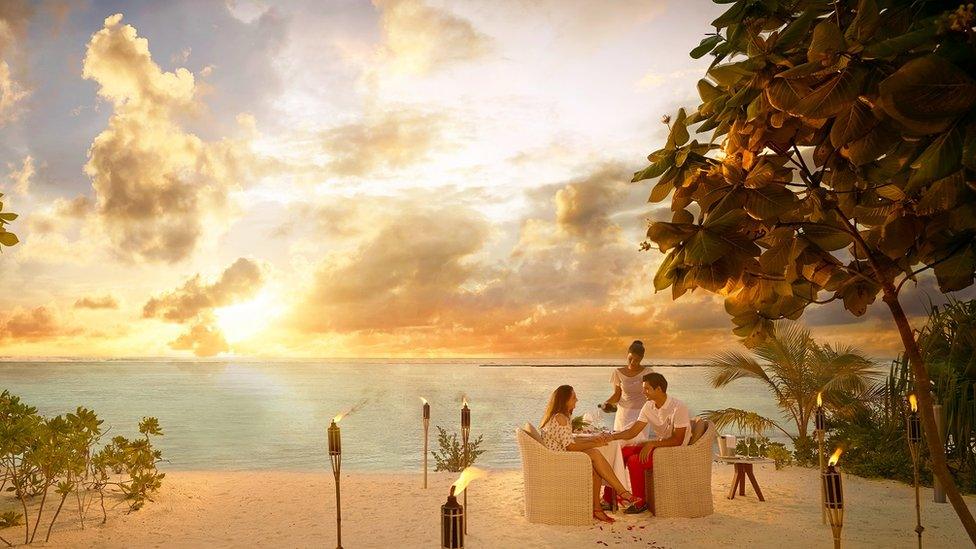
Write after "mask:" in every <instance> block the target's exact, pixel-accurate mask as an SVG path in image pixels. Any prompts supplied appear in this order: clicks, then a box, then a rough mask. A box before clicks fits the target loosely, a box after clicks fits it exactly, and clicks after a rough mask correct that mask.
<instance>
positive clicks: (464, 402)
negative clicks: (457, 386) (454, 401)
mask: <svg viewBox="0 0 976 549" xmlns="http://www.w3.org/2000/svg"><path fill="white" fill-rule="evenodd" d="M461 405H462V406H465V407H467V405H468V395H461Z"/></svg>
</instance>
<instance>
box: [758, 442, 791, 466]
mask: <svg viewBox="0 0 976 549" xmlns="http://www.w3.org/2000/svg"><path fill="white" fill-rule="evenodd" d="M764 457H768V458H769V459H771V460H773V461H775V462H776V469H777V470H779V469H782V468H783V467H785V466H787V465H793V452H790V449H789V448H787V447H786V445H785V444H783V443H782V442H770V443H769V446H768V447H767V448H766V455H765V456H764Z"/></svg>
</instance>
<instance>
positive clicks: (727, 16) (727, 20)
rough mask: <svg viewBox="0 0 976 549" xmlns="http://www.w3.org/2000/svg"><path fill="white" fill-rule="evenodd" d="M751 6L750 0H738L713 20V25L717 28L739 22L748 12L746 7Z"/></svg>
mask: <svg viewBox="0 0 976 549" xmlns="http://www.w3.org/2000/svg"><path fill="white" fill-rule="evenodd" d="M748 7H749V2H747V0H737V1H736V3H735V4H734V5H733V6H732V7H731V8H729V9H728V10H726V11H725V13H723V14H722V15H720V16H718V18H717V19H715V20H714V21H712V26H713V27H716V28H719V29H720V28H723V27H727V26H729V25H731V24H733V23H738V22H740V21H742V18H743V16H744V15H745V13H746V9H748Z"/></svg>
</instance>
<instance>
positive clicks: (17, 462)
mask: <svg viewBox="0 0 976 549" xmlns="http://www.w3.org/2000/svg"><path fill="white" fill-rule="evenodd" d="M102 424H103V420H101V419H99V418H98V416H97V415H96V414H95V412H94V411H92V410H89V409H87V408H83V407H78V408H77V409H76V410H75V411H74V412H73V413H67V414H61V415H57V416H55V417H50V418H46V417H44V416H42V415H40V414H38V412H37V409H36V408H35V407H33V406H30V405H28V404H26V403H25V402H23V401H22V400H21V399H20V397H18V396H16V395H13V394H11V393H10V392H9V391H3V393H0V487H2V489H3V491H4V492H5V493H6V494H10V495H12V496H13V498H14V501H15V505H17V506H18V508H17V509H8V510H3V511H2V514H0V530H3V529H7V528H11V527H13V526H18V525H23V527H24V538H23V539H24V543H32V542H33V541H35V540H36V539H37V534H38V532H40V531H44V541H48V540H49V539H50V537H51V532H52V530H53V528H54V525H55V523H56V522H57V521H58V518H59V517H61V516H62V511H63V510H64V509H65V503H68V502H69V501H70V503H69V507H75V508H76V509H75V510H76V511H77V517H78V521H79V523H80V524H81V526H82V528H84V525H85V519H86V516H87V515H88V511H89V510H90V508H91V506H92V505H93V504H94V503H95V502H96V501H97V502H98V504H99V507H100V508H101V511H102V522H103V523H104V522H105V521H106V520H107V518H108V513H107V509H106V506H105V500H106V497H107V496H108V497H111V496H112V495H113V494H118V495H121V497H122V498H123V500H124V501H127V502H128V503H129V510H130V511H133V510H136V509H138V508H139V507H141V506H142V505H143V503H144V502H145V501H147V500H149V499H150V498H151V496H152V494H153V493H154V492H156V491H157V490H158V489H159V487H160V485H161V482H162V479H163V477H164V476H165V474H164V473H160V472H159V471H158V469H157V468H156V466H157V464H158V463H159V462H160V461H161V460H162V454H161V451H160V450H158V449H157V448H155V447H154V446H153V441H152V437H156V436H162V434H163V432H162V430H161V429H160V427H159V422H158V421H157V420H156V418H152V417H149V418H143V419H142V421H140V423H139V432H140V434H141V436H140V437H138V438H135V439H132V440H130V439H128V438H126V437H123V436H116V437H113V438H112V441H111V442H110V443H109V444H107V445H105V446H104V447H102V448H99V447H98V446H99V444H100V442H101V438H102V435H103V434H104V432H105V431H103V429H102ZM69 498H70V500H69ZM52 507H53V512H52V511H51V508H52ZM45 512H47V515H48V516H47V517H45ZM72 514H74V513H72ZM0 539H2V541H3V542H4V543H7V544H8V545H9V543H10V542H9V541H8V540H6V539H3V538H0Z"/></svg>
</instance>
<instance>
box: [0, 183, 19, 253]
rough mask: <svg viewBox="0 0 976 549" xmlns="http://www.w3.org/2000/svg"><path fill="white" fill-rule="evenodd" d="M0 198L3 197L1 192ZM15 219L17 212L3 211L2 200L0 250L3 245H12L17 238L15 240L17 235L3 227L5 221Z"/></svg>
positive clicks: (1, 204) (0, 203)
mask: <svg viewBox="0 0 976 549" xmlns="http://www.w3.org/2000/svg"><path fill="white" fill-rule="evenodd" d="M0 198H3V193H0ZM14 219H17V214H15V213H11V212H4V211H3V202H0V251H2V250H3V247H4V246H8V247H9V246H13V245H14V244H16V243H17V242H19V240H17V235H15V234H14V233H10V232H7V229H6V228H5V227H4V226H5V225H6V224H7V223H9V222H11V221H13V220H14Z"/></svg>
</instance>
